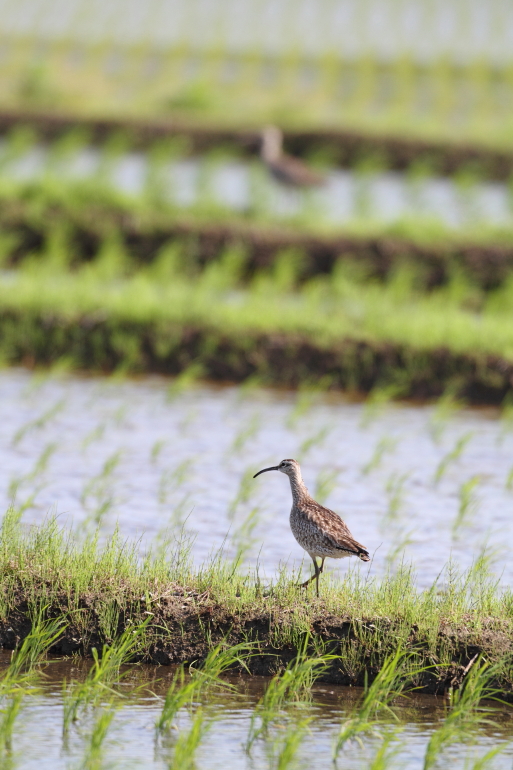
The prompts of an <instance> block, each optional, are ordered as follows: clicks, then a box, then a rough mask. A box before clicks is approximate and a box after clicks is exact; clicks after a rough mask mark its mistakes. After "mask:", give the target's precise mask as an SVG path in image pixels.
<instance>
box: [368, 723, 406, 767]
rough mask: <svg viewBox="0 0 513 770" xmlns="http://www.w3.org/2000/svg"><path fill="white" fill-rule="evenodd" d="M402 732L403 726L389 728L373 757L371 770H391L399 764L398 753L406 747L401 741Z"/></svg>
mask: <svg viewBox="0 0 513 770" xmlns="http://www.w3.org/2000/svg"><path fill="white" fill-rule="evenodd" d="M401 732H402V728H401V727H396V728H395V729H393V730H388V731H387V732H386V733H385V735H383V737H382V740H381V743H380V745H379V747H378V749H377V751H376V753H375V754H374V756H373V757H372V760H371V763H370V765H369V770H389V768H394V767H396V766H397V765H396V764H395V763H396V762H397V755H398V754H399V753H400V751H401V749H403V748H404V744H402V743H401V742H400V741H399V736H400V735H401ZM393 763H394V764H393Z"/></svg>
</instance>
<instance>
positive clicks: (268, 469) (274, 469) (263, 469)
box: [253, 465, 280, 479]
mask: <svg viewBox="0 0 513 770" xmlns="http://www.w3.org/2000/svg"><path fill="white" fill-rule="evenodd" d="M279 470H280V469H279V468H278V466H277V465H273V467H272V468H262V470H261V471H258V473H255V475H254V476H253V478H254V479H256V477H257V476H260V474H261V473H266V472H267V471H279Z"/></svg>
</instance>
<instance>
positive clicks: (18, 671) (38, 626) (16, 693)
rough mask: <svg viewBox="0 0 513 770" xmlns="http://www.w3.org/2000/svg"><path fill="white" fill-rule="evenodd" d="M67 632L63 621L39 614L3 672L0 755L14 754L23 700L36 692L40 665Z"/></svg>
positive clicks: (0, 695)
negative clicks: (48, 618)
mask: <svg viewBox="0 0 513 770" xmlns="http://www.w3.org/2000/svg"><path fill="white" fill-rule="evenodd" d="M64 630H65V623H64V621H63V620H62V619H60V618H58V619H55V620H44V619H43V613H42V612H41V611H36V613H35V615H34V619H33V623H32V628H31V630H30V632H29V633H28V635H27V636H26V637H25V639H24V640H23V642H22V644H21V646H20V647H19V648H18V649H17V650H16V651H15V652H14V653H13V655H12V658H11V661H10V663H9V666H8V667H7V669H6V670H5V671H4V672H3V674H2V677H1V678H0V698H1V707H0V755H1V754H4V753H5V752H10V751H11V748H12V734H13V729H14V725H15V722H16V719H17V718H18V716H19V714H20V711H21V709H22V706H23V701H24V698H25V697H26V696H27V694H35V693H36V692H37V684H38V681H39V679H40V671H39V664H40V663H41V661H42V659H43V657H44V656H45V654H46V653H47V651H48V650H49V649H50V648H51V647H52V645H53V644H54V643H55V642H56V641H57V639H58V638H59V637H60V636H61V635H62V633H63V631H64Z"/></svg>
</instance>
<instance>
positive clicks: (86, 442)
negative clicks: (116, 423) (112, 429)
mask: <svg viewBox="0 0 513 770" xmlns="http://www.w3.org/2000/svg"><path fill="white" fill-rule="evenodd" d="M106 427H107V426H106V425H105V423H101V424H100V425H97V426H96V428H93V429H92V430H91V431H89V433H88V434H87V436H85V438H84V439H83V441H82V451H84V452H85V451H86V450H87V448H88V447H89V446H90V445H91V444H94V442H95V441H101V440H102V439H103V437H104V435H105V429H106Z"/></svg>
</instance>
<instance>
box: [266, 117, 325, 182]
mask: <svg viewBox="0 0 513 770" xmlns="http://www.w3.org/2000/svg"><path fill="white" fill-rule="evenodd" d="M260 157H261V158H262V160H263V161H264V163H265V165H266V166H267V168H268V169H269V171H270V172H271V174H272V175H273V176H274V177H275V178H276V179H277V180H278V181H279V182H283V183H284V184H288V185H291V186H292V187H318V186H320V185H323V184H325V182H326V180H325V178H324V177H323V176H322V175H321V174H318V173H316V172H315V171H312V169H310V168H308V166H307V165H305V164H304V163H303V161H301V160H299V158H293V157H292V155H286V154H285V153H284V152H283V134H282V132H281V131H280V129H279V128H277V126H266V127H265V128H264V129H263V131H262V145H261V148H260Z"/></svg>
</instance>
